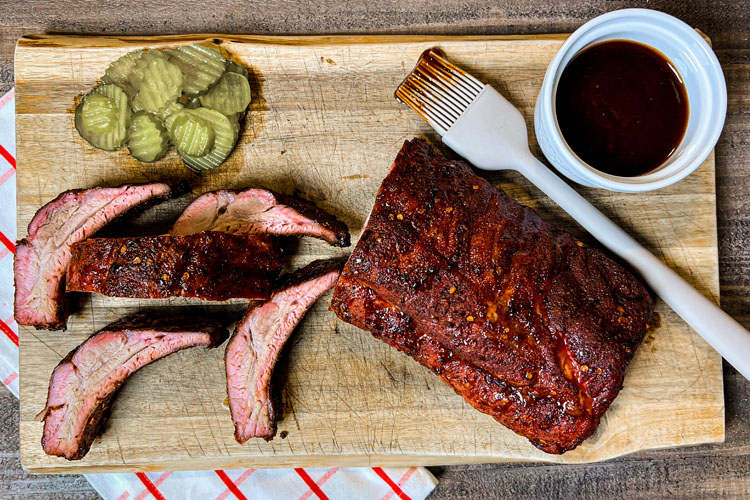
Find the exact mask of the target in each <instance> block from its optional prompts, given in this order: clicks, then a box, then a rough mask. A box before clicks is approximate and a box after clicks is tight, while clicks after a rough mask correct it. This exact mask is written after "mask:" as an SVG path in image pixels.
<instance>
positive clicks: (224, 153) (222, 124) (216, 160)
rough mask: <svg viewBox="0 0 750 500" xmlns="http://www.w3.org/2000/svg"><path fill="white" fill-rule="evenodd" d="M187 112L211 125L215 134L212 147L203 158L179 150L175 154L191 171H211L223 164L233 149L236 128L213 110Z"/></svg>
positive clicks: (235, 140) (201, 109)
mask: <svg viewBox="0 0 750 500" xmlns="http://www.w3.org/2000/svg"><path fill="white" fill-rule="evenodd" d="M189 112H190V113H194V114H197V115H198V116H200V117H201V118H203V119H204V120H206V121H207V122H208V123H210V124H211V126H212V128H213V130H214V133H215V136H214V145H213V148H212V149H211V151H209V152H208V154H205V155H203V156H192V155H188V154H185V153H184V152H181V151H179V150H178V151H177V152H178V153H179V154H180V157H181V158H182V161H183V162H185V165H186V166H187V167H188V168H190V169H191V170H195V171H201V170H213V169H214V168H216V167H218V166H219V165H221V164H222V163H224V160H226V159H227V157H228V156H229V154H230V153H231V152H232V149H234V145H235V143H236V142H237V131H238V128H235V126H234V125H233V124H232V122H231V121H230V120H229V118H227V117H226V116H224V115H223V114H221V113H219V112H218V111H215V110H213V109H208V108H198V109H193V110H189Z"/></svg>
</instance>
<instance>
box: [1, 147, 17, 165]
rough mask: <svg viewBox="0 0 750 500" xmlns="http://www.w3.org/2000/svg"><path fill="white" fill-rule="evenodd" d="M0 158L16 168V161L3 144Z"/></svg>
mask: <svg viewBox="0 0 750 500" xmlns="http://www.w3.org/2000/svg"><path fill="white" fill-rule="evenodd" d="M0 156H2V157H3V158H5V159H6V160H8V163H10V166H11V167H13V168H16V159H15V158H13V155H12V154H10V153H8V150H7V149H5V148H4V147H3V145H2V144H0Z"/></svg>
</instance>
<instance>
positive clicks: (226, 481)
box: [214, 470, 247, 500]
mask: <svg viewBox="0 0 750 500" xmlns="http://www.w3.org/2000/svg"><path fill="white" fill-rule="evenodd" d="M214 472H215V473H216V475H217V476H219V479H221V480H222V481H223V482H224V484H226V485H227V488H229V491H231V492H232V495H234V496H236V497H237V500H247V497H246V496H245V495H243V494H242V492H241V491H240V489H239V488H238V487H237V485H236V484H234V482H233V481H232V480H231V479H229V476H227V473H226V472H224V471H223V470H215V471H214Z"/></svg>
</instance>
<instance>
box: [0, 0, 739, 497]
mask: <svg viewBox="0 0 750 500" xmlns="http://www.w3.org/2000/svg"><path fill="white" fill-rule="evenodd" d="M103 5H104V4H103V3H100V2H96V1H82V2H76V3H75V4H72V3H67V2H59V1H56V2H39V1H38V0H30V1H25V2H7V3H6V4H4V5H3V9H4V11H3V15H2V16H0V89H5V90H7V89H9V88H10V87H11V86H12V85H13V77H12V75H13V60H12V55H13V47H14V44H15V41H16V39H17V38H18V37H19V36H20V35H22V34H23V33H28V32H45V31H46V32H49V31H52V32H60V31H64V32H90V33H142V34H156V33H171V32H235V33H336V32H339V33H340V32H349V33H352V32H354V33H357V32H370V33H373V32H375V33H378V32H379V33H399V32H400V33H432V34H456V33H474V34H488V33H489V34H500V33H544V32H555V31H557V32H565V31H571V30H573V29H575V28H576V27H577V26H579V25H580V24H581V23H582V22H584V21H585V20H587V19H589V18H590V17H593V16H595V15H597V14H600V13H602V12H605V11H607V10H611V9H614V8H620V7H626V6H640V5H645V4H641V3H639V2H627V1H617V2H608V3H603V4H596V5H595V6H594V5H592V4H591V3H589V2H582V1H580V0H566V1H562V2H555V3H554V4H550V3H549V2H534V1H529V2H526V1H524V2H521V1H510V2H503V3H497V2H484V1H478V0H473V1H468V2H458V1H457V0H447V1H442V2H430V1H425V2H418V3H414V4H404V3H401V2H394V1H369V2H362V1H353V2H347V3H338V2H334V1H325V2H319V3H318V4H317V5H312V6H311V5H309V4H308V3H302V2H299V3H298V2H291V1H284V0H281V1H274V2H268V3H267V5H265V6H263V7H260V6H259V7H258V8H248V7H247V5H245V4H244V3H243V2H236V1H230V2H224V3H223V4H221V5H220V6H216V7H215V8H212V9H211V12H205V11H203V12H201V13H199V14H197V15H195V16H184V15H183V13H184V10H185V9H184V4H180V5H176V4H172V3H169V2H162V1H156V2H149V3H148V4H144V5H140V4H137V3H136V4H134V3H133V2H124V1H114V2H107V4H106V7H104V6H103ZM648 6H651V7H654V8H658V9H660V10H664V11H666V12H669V13H672V14H674V15H677V16H679V17H681V18H682V19H684V20H685V21H686V22H688V23H690V24H691V25H693V26H696V27H699V28H701V29H702V31H704V32H705V33H707V34H708V35H709V36H710V37H711V38H712V39H713V42H714V48H715V50H716V52H717V55H718V57H719V59H720V61H721V62H722V65H723V67H724V70H725V74H726V77H727V84H728V90H729V114H728V117H727V125H726V127H725V132H724V134H723V136H722V139H721V140H720V142H719V144H718V145H717V150H716V154H717V160H716V162H717V167H716V168H717V192H718V196H717V198H718V205H717V211H718V221H719V241H720V245H719V257H720V271H721V285H722V286H721V293H722V304H723V306H724V307H725V308H726V309H727V310H728V311H729V312H730V313H732V314H733V315H734V316H735V317H737V318H738V319H740V321H742V322H743V323H744V324H745V325H749V324H750V314H748V311H750V299H748V293H747V292H748V285H749V284H750V280H749V279H748V276H749V275H750V273H748V270H749V269H748V264H749V263H750V238H749V237H748V235H749V234H750V224H749V223H748V215H749V214H750V206H749V205H748V204H747V202H746V200H747V196H748V194H749V192H750V188H749V187H748V186H747V183H746V178H747V175H748V173H750V154H749V151H748V139H749V138H750V134H749V133H748V126H747V117H748V114H749V112H750V109H749V108H748V105H749V104H750V97H749V96H750V90H749V85H748V76H749V75H750V64H749V63H748V62H749V61H750V51H749V50H748V49H749V48H750V47H749V46H750V44H749V43H748V31H750V30H748V19H749V18H750V6H748V5H746V4H728V5H718V4H716V3H714V2H706V1H687V2H675V1H670V0H663V1H662V0H660V1H655V2H650V3H649V4H648ZM724 390H725V395H726V441H725V443H723V444H717V445H712V446H701V447H692V448H681V449H676V450H664V451H651V452H641V453H637V454H635V455H630V456H628V457H624V458H620V459H617V460H614V461H610V462H607V463H603V464H591V465H581V466H565V467H559V466H553V465H533V464H499V465H476V466H460V467H447V468H433V469H432V470H433V472H435V473H436V474H437V476H438V478H439V479H440V481H441V483H440V485H439V486H438V488H437V490H436V491H435V493H434V494H433V496H432V497H431V498H480V499H482V498H486V499H490V498H493V499H494V498H543V497H562V496H565V497H572V498H576V497H579V498H601V497H602V496H615V497H622V496H626V495H627V496H628V497H631V498H653V497H663V496H673V497H674V496H676V497H680V498H706V497H709V496H710V497H725V498H746V492H747V491H748V490H750V478H749V477H748V470H749V468H750V459H749V458H748V451H749V450H750V425H748V424H750V387H749V385H748V383H747V381H745V380H744V379H742V378H741V377H740V376H738V375H737V373H736V372H735V371H734V370H733V369H731V368H729V367H726V366H725V387H724ZM4 396H5V397H4V398H3V400H2V403H3V405H4V406H3V407H4V408H6V410H4V413H3V421H2V423H3V426H2V428H1V429H0V444H2V446H0V459H1V460H2V462H1V465H0V482H2V484H4V485H8V488H7V489H5V490H4V491H3V492H2V493H0V496H2V497H13V498H17V497H18V498H95V493H93V491H92V490H90V489H89V488H87V486H86V485H85V483H83V482H82V481H81V480H79V479H76V478H75V477H73V476H60V477H52V476H35V475H28V474H26V473H24V472H22V471H21V470H20V469H19V468H18V458H17V451H16V450H17V446H18V445H17V435H16V434H15V432H14V430H13V429H14V425H15V424H14V422H17V418H18V414H17V411H16V410H15V409H14V407H13V404H12V401H13V400H12V398H11V397H10V396H9V395H7V393H5V394H4Z"/></svg>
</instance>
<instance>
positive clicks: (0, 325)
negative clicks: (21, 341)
mask: <svg viewBox="0 0 750 500" xmlns="http://www.w3.org/2000/svg"><path fill="white" fill-rule="evenodd" d="M0 330H2V331H3V332H4V333H5V335H7V336H8V338H9V339H10V341H11V342H13V343H14V344H16V347H18V335H16V332H14V331H13V330H11V328H10V327H9V326H8V325H7V324H6V323H5V321H3V320H1V319H0Z"/></svg>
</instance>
